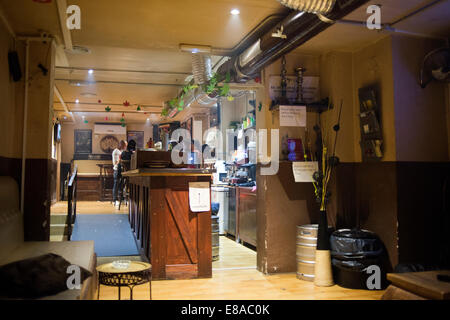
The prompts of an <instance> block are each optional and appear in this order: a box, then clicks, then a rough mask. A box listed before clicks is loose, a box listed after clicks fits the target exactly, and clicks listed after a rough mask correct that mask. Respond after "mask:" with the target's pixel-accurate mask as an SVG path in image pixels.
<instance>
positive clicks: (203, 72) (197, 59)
mask: <svg viewBox="0 0 450 320" xmlns="http://www.w3.org/2000/svg"><path fill="white" fill-rule="evenodd" d="M192 74H193V75H194V81H195V83H196V84H205V83H207V82H208V81H209V80H210V79H211V78H212V67H211V57H210V56H207V55H201V54H197V53H193V54H192Z"/></svg>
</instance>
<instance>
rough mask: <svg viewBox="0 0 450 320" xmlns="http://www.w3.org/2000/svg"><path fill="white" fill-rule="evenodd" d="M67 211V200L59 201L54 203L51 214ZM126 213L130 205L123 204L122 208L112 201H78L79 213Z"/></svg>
mask: <svg viewBox="0 0 450 320" xmlns="http://www.w3.org/2000/svg"><path fill="white" fill-rule="evenodd" d="M61 213H67V201H58V202H56V203H55V204H53V205H52V207H51V209H50V214H61ZM78 213H79V214H113V213H118V214H124V213H128V207H127V206H125V205H122V206H121V207H120V210H118V209H116V207H115V206H114V205H113V204H112V203H110V202H109V201H107V202H102V201H77V214H78Z"/></svg>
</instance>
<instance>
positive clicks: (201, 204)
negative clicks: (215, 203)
mask: <svg viewBox="0 0 450 320" xmlns="http://www.w3.org/2000/svg"><path fill="white" fill-rule="evenodd" d="M210 197H211V191H210V189H209V182H189V207H190V208H191V211H192V212H205V211H209V210H211V199H210Z"/></svg>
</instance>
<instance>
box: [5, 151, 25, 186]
mask: <svg viewBox="0 0 450 320" xmlns="http://www.w3.org/2000/svg"><path fill="white" fill-rule="evenodd" d="M21 172H22V159H17V158H5V157H0V176H10V177H13V178H14V179H15V180H16V181H17V184H18V185H19V186H20V181H21V174H22V173H21Z"/></svg>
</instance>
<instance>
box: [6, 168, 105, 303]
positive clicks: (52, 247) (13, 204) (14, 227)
mask: <svg viewBox="0 0 450 320" xmlns="http://www.w3.org/2000/svg"><path fill="white" fill-rule="evenodd" d="M47 253H54V254H57V255H60V256H62V257H63V258H64V259H66V260H67V261H69V262H70V263H71V264H75V265H78V266H81V267H83V268H85V269H87V270H89V271H90V272H91V273H92V276H91V277H88V278H87V279H86V280H84V282H83V284H82V286H81V289H72V290H69V289H67V290H65V291H63V292H60V293H58V294H56V295H53V296H47V297H43V298H40V299H46V300H77V299H81V300H90V299H94V297H95V294H96V290H97V281H98V280H97V272H96V264H97V257H96V254H95V252H94V241H61V242H47V241H24V226H23V215H22V213H21V212H20V210H19V187H18V184H17V182H16V181H15V180H14V179H13V178H11V177H6V176H0V266H2V265H5V264H8V263H11V262H15V261H19V260H23V259H27V258H32V257H37V256H40V255H43V254H47Z"/></svg>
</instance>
